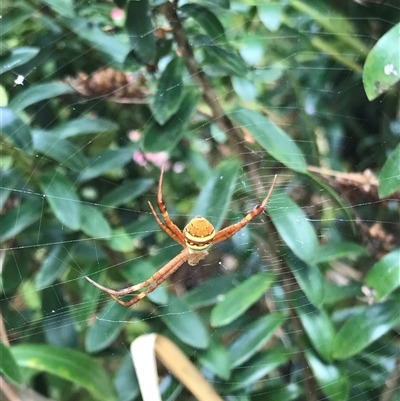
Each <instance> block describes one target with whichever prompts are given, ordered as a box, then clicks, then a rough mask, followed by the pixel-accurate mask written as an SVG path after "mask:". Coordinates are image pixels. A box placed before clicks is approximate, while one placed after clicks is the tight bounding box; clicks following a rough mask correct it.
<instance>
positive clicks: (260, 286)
mask: <svg viewBox="0 0 400 401" xmlns="http://www.w3.org/2000/svg"><path fill="white" fill-rule="evenodd" d="M274 280H275V276H274V275H273V274H272V273H270V272H262V273H259V274H256V275H254V276H251V277H250V278H248V279H247V280H246V281H244V282H243V283H240V284H239V285H238V286H237V287H235V288H233V289H232V290H230V291H229V292H228V293H227V294H226V295H225V296H224V298H223V299H222V301H221V302H219V303H218V304H217V305H216V306H215V308H214V309H213V310H212V312H211V319H210V324H211V326H213V327H219V326H225V325H227V324H229V323H231V322H233V321H234V320H235V319H236V318H238V317H239V316H240V315H242V314H243V313H244V312H245V311H246V310H247V309H249V308H250V306H251V305H253V304H254V303H255V302H257V301H258V300H259V299H260V297H261V296H262V295H263V294H264V293H265V291H267V289H268V288H269V287H270V286H271V284H272V283H273V281H274Z"/></svg>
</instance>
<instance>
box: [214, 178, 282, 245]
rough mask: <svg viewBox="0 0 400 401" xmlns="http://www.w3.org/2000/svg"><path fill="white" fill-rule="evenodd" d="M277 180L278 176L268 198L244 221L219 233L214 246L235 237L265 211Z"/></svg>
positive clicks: (244, 218) (273, 182)
mask: <svg viewBox="0 0 400 401" xmlns="http://www.w3.org/2000/svg"><path fill="white" fill-rule="evenodd" d="M276 178H277V175H275V177H274V179H273V181H272V184H271V187H270V188H269V191H268V194H267V196H266V197H265V198H264V200H263V201H262V202H261V203H260V204H259V205H257V206H256V207H255V208H254V209H253V210H252V211H251V212H250V213H248V214H247V215H246V216H245V217H243V219H242V220H240V221H239V222H238V223H236V224H232V225H230V226H228V227H226V228H224V229H222V230H221V231H218V232H217V233H216V234H215V237H214V241H213V244H216V243H217V242H221V241H225V240H226V239H228V238H230V237H232V236H233V235H235V234H236V233H237V232H238V231H239V230H241V229H242V228H243V227H244V226H245V225H246V224H247V223H248V222H249V221H251V220H253V219H254V217H256V216H258V215H259V214H260V213H262V212H263V211H264V209H265V206H267V203H268V200H269V198H270V197H271V194H272V191H273V190H274V187H275V183H276Z"/></svg>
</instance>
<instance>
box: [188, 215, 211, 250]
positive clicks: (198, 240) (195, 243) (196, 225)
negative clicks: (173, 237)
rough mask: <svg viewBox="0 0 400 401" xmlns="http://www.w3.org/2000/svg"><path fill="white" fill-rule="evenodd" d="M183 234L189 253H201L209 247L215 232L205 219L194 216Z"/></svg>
mask: <svg viewBox="0 0 400 401" xmlns="http://www.w3.org/2000/svg"><path fill="white" fill-rule="evenodd" d="M183 234H184V236H185V242H186V245H187V247H188V250H189V252H190V253H194V252H203V251H205V250H206V249H208V248H209V247H210V246H211V244H212V242H213V239H214V236H215V230H214V227H213V225H212V224H211V223H210V222H209V221H208V220H207V219H205V218H204V217H201V216H196V217H195V218H193V219H192V220H190V221H189V223H188V225H187V226H186V227H185V228H184V230H183Z"/></svg>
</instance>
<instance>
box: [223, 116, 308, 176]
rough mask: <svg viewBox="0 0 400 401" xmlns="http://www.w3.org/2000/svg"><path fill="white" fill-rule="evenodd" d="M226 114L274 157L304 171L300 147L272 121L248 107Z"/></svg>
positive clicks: (299, 170) (294, 169)
mask: <svg viewBox="0 0 400 401" xmlns="http://www.w3.org/2000/svg"><path fill="white" fill-rule="evenodd" d="M228 114H229V116H231V117H232V118H233V119H234V120H236V121H237V122H238V123H239V124H240V125H242V126H243V129H246V130H248V131H249V132H250V133H251V135H252V136H253V137H254V139H255V140H256V141H257V142H258V144H259V145H260V146H261V147H262V148H263V149H265V150H266V151H267V152H268V153H269V154H270V155H271V156H272V157H273V158H274V159H276V160H278V161H279V162H281V163H282V164H284V165H285V166H286V167H288V168H289V169H291V170H293V171H296V172H298V173H306V171H307V166H306V160H305V158H304V155H303V153H302V152H301V150H300V148H299V147H298V146H297V145H296V143H295V142H294V141H293V140H292V138H290V137H289V136H288V135H287V134H286V132H285V131H283V130H282V129H281V128H279V127H278V126H277V125H275V124H274V123H273V122H272V121H270V120H269V119H268V118H266V117H264V116H263V115H262V114H260V113H258V112H256V111H253V110H249V109H237V110H234V111H231V112H230V113H228Z"/></svg>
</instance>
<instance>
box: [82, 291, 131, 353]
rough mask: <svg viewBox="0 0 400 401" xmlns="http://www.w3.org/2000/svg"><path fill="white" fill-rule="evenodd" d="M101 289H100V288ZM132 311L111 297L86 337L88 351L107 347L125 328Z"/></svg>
mask: <svg viewBox="0 0 400 401" xmlns="http://www.w3.org/2000/svg"><path fill="white" fill-rule="evenodd" d="M99 291H100V290H99ZM131 313H132V311H131V310H130V309H129V308H127V307H125V306H123V305H120V304H119V303H118V302H115V301H114V300H113V299H111V300H110V301H109V302H107V303H106V304H105V305H104V307H103V308H102V310H101V311H100V312H99V314H98V315H97V318H96V320H95V322H94V323H93V325H92V326H90V328H89V330H88V332H87V333H86V337H85V348H86V350H87V351H88V352H99V351H101V350H103V349H105V348H107V347H108V346H109V345H110V344H111V343H112V342H113V341H114V340H115V339H116V338H117V337H118V335H119V334H120V333H121V331H122V330H123V329H124V325H125V322H126V321H127V319H128V317H129V315H130V314H131Z"/></svg>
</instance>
